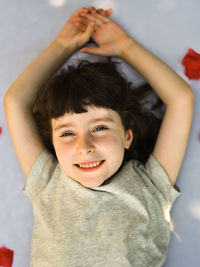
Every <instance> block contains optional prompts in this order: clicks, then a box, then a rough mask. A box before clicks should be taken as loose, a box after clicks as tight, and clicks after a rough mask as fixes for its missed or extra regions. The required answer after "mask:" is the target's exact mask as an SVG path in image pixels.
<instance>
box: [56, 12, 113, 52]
mask: <svg viewBox="0 0 200 267" xmlns="http://www.w3.org/2000/svg"><path fill="white" fill-rule="evenodd" d="M96 12H98V14H101V15H102V16H108V15H109V10H108V11H104V10H103V9H99V10H95V8H93V7H90V8H80V9H79V10H78V11H76V12H75V13H74V14H73V15H72V16H71V17H70V18H69V19H68V20H67V22H66V23H65V25H64V26H63V29H62V30H61V32H60V34H59V35H58V36H57V38H56V40H57V41H58V42H59V43H60V44H61V45H62V46H64V47H67V48H69V47H70V48H71V50H72V51H73V52H74V51H76V50H77V49H79V48H80V47H81V46H83V45H84V44H85V43H87V42H88V41H89V39H90V38H91V36H92V34H93V32H94V31H95V23H94V22H92V21H90V22H89V23H88V25H87V27H84V28H83V27H81V26H80V24H79V22H78V17H79V16H80V13H82V14H95V13H96Z"/></svg>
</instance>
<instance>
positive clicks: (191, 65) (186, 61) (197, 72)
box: [182, 48, 200, 80]
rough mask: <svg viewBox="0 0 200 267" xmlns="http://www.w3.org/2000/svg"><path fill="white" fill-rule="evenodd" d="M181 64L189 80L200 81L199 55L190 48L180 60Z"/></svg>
mask: <svg viewBox="0 0 200 267" xmlns="http://www.w3.org/2000/svg"><path fill="white" fill-rule="evenodd" d="M182 64H183V65H184V66H185V75H186V76H187V77H188V78H189V79H195V80H200V54H198V53H197V52H195V51H194V50H193V49H191V48H190V49H189V50H188V51H187V53H186V55H185V56H184V58H183V59H182Z"/></svg>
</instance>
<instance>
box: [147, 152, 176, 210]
mask: <svg viewBox="0 0 200 267" xmlns="http://www.w3.org/2000/svg"><path fill="white" fill-rule="evenodd" d="M145 172H146V174H147V176H148V178H149V179H150V180H151V182H152V184H153V185H154V187H155V189H156V190H157V191H159V193H160V194H161V195H162V198H163V200H164V202H165V203H168V205H169V206H171V205H172V204H173V203H174V201H175V200H176V198H177V197H178V196H179V195H180V192H179V191H180V190H179V189H178V188H177V189H175V187H176V186H174V187H173V186H172V185H171V183H170V180H169V177H168V175H167V173H166V171H165V170H164V168H163V167H162V166H161V165H160V163H159V162H158V161H157V159H156V158H155V157H154V156H153V154H150V156H149V158H148V160H147V161H146V164H145ZM178 190H179V191H178Z"/></svg>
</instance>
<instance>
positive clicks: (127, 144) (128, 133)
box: [125, 129, 133, 149]
mask: <svg viewBox="0 0 200 267" xmlns="http://www.w3.org/2000/svg"><path fill="white" fill-rule="evenodd" d="M132 141H133V132H132V130H131V129H128V130H126V133H125V148H126V149H129V147H130V146H131V143H132Z"/></svg>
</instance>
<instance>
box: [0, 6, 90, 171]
mask: <svg viewBox="0 0 200 267" xmlns="http://www.w3.org/2000/svg"><path fill="white" fill-rule="evenodd" d="M79 12H86V13H87V12H88V10H87V9H80V10H78V11H77V12H76V13H74V14H73V15H72V16H71V17H70V18H69V19H68V21H67V22H66V24H65V25H64V27H63V29H62V31H61V32H60V34H59V35H58V36H57V38H56V39H55V40H54V41H53V42H52V43H51V44H50V45H49V46H48V47H47V48H46V49H45V50H44V51H43V52H42V53H41V54H40V55H39V56H38V57H37V58H36V59H35V60H34V61H33V62H32V63H31V64H30V65H29V66H28V67H27V68H26V69H25V70H24V71H23V72H22V73H21V75H20V76H19V77H18V78H17V79H16V81H15V82H14V83H13V84H12V85H11V87H10V88H9V89H8V91H7V92H6V94H5V97H4V106H5V113H6V120H7V124H8V128H9V131H10V135H11V138H12V141H13V144H14V147H15V150H16V154H17V156H18V159H19V161H20V164H21V166H22V169H23V171H24V173H25V175H26V176H28V174H29V172H30V169H31V167H32V165H33V163H34V161H35V160H36V158H37V157H38V156H39V155H40V153H41V152H42V151H43V150H44V144H43V143H42V141H41V138H40V136H39V134H38V131H37V127H36V124H35V121H34V118H33V114H32V106H33V103H34V101H35V97H36V94H37V91H38V89H39V88H40V87H41V86H42V85H43V84H44V83H45V82H46V81H47V80H48V79H49V78H50V77H51V76H52V75H53V74H54V73H55V72H56V71H57V70H58V69H59V68H60V67H61V66H62V65H63V64H64V63H65V62H66V60H67V58H68V57H69V56H70V55H71V54H72V53H74V52H75V51H76V50H77V49H79V48H80V47H81V46H82V45H84V44H85V43H86V42H87V41H88V40H89V39H90V37H91V35H92V33H93V31H94V27H93V26H92V23H90V24H89V25H88V26H87V27H85V28H84V29H79V28H78V27H77V25H78V21H77V16H78V14H79Z"/></svg>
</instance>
